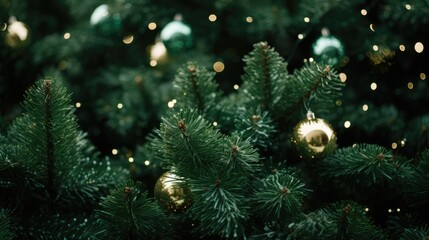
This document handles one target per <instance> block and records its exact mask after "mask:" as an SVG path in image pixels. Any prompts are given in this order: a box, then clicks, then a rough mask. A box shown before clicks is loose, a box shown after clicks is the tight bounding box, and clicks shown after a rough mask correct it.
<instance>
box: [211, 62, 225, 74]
mask: <svg viewBox="0 0 429 240" xmlns="http://www.w3.org/2000/svg"><path fill="white" fill-rule="evenodd" d="M213 69H214V70H215V72H218V73H220V72H223V70H224V69H225V64H223V62H221V61H217V62H215V63H214V64H213Z"/></svg>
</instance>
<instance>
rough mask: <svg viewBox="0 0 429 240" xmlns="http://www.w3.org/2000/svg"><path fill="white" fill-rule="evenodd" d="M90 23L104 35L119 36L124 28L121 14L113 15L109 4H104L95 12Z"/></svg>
mask: <svg viewBox="0 0 429 240" xmlns="http://www.w3.org/2000/svg"><path fill="white" fill-rule="evenodd" d="M89 23H90V25H91V26H93V28H94V29H95V30H96V31H97V32H99V33H101V34H103V35H113V34H117V33H119V32H120V30H121V28H122V22H121V17H120V16H119V13H113V12H112V10H111V7H110V6H108V5H107V4H102V5H100V6H98V7H97V8H96V9H95V10H94V12H93V13H92V14H91V18H90V20H89Z"/></svg>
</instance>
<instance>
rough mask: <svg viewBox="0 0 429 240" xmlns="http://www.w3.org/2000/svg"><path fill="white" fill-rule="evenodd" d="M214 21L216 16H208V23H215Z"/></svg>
mask: <svg viewBox="0 0 429 240" xmlns="http://www.w3.org/2000/svg"><path fill="white" fill-rule="evenodd" d="M216 19H217V16H216V15H214V14H210V15H209V21H210V22H214V21H216Z"/></svg>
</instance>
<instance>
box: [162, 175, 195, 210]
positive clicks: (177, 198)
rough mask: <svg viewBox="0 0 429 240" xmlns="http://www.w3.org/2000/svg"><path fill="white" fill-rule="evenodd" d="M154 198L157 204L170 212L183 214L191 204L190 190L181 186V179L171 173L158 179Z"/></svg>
mask: <svg viewBox="0 0 429 240" xmlns="http://www.w3.org/2000/svg"><path fill="white" fill-rule="evenodd" d="M154 196H155V199H156V201H157V202H158V204H159V205H160V206H161V207H162V208H164V209H166V210H168V211H170V212H184V211H186V210H187V209H188V208H190V207H191V206H192V203H193V196H192V193H191V189H190V188H188V187H186V186H185V185H184V184H183V178H180V177H178V176H177V175H176V174H174V173H171V172H165V173H164V174H162V175H161V177H159V178H158V180H157V181H156V183H155V189H154Z"/></svg>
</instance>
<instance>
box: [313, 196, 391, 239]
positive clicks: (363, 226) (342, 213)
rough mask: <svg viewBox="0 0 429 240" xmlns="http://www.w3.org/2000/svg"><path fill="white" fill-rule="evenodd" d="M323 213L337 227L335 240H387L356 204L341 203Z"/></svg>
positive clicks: (324, 210)
mask: <svg viewBox="0 0 429 240" xmlns="http://www.w3.org/2000/svg"><path fill="white" fill-rule="evenodd" d="M321 211H322V212H323V213H324V214H326V216H327V217H328V218H329V219H331V220H332V221H333V222H334V223H335V224H336V226H337V233H336V235H335V238H334V239H386V237H385V236H384V233H383V232H382V231H381V230H380V229H379V228H377V227H376V226H375V225H374V224H373V223H372V221H371V220H370V219H369V218H368V217H367V216H366V215H365V212H364V208H363V207H362V206H360V205H359V204H357V203H355V202H352V201H340V202H337V203H333V204H331V206H329V207H327V208H325V209H322V210H321Z"/></svg>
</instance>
